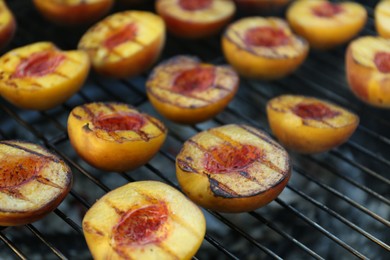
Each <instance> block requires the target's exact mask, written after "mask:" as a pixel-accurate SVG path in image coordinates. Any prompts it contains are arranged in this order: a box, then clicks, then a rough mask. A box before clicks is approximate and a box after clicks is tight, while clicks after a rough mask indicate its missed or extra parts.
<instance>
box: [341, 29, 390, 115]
mask: <svg viewBox="0 0 390 260" xmlns="http://www.w3.org/2000/svg"><path fill="white" fill-rule="evenodd" d="M345 70H346V74H347V79H348V83H349V87H350V88H351V90H352V92H353V93H354V94H355V95H356V96H357V97H358V98H360V99H361V100H362V101H364V102H366V103H368V104H370V105H373V106H376V107H382V108H390V40H389V39H384V38H381V37H374V36H364V37H360V38H358V39H356V40H354V41H353V42H351V43H350V45H349V46H348V50H347V54H346V69H345Z"/></svg>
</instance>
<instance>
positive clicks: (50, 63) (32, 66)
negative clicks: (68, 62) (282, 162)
mask: <svg viewBox="0 0 390 260" xmlns="http://www.w3.org/2000/svg"><path fill="white" fill-rule="evenodd" d="M64 59H65V55H63V54H61V53H57V52H53V51H42V52H38V53H34V54H32V55H31V56H30V57H28V58H27V59H25V60H22V61H21V62H20V64H19V65H18V66H17V67H16V70H15V72H14V73H13V74H12V77H13V78H23V77H40V76H45V75H47V74H50V73H52V72H53V71H55V70H56V68H57V67H58V66H59V65H60V64H61V62H62V61H63V60H64Z"/></svg>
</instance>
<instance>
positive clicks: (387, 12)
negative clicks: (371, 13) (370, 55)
mask: <svg viewBox="0 0 390 260" xmlns="http://www.w3.org/2000/svg"><path fill="white" fill-rule="evenodd" d="M375 27H376V31H377V32H378V34H379V35H380V36H382V37H384V38H390V1H388V0H386V1H380V2H379V3H378V4H377V5H376V6H375Z"/></svg>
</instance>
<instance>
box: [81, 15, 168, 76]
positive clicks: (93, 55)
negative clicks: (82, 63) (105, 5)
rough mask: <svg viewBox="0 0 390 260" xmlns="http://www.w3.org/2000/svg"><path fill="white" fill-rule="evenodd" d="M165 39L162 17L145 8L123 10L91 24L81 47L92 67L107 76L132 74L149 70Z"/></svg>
mask: <svg viewBox="0 0 390 260" xmlns="http://www.w3.org/2000/svg"><path fill="white" fill-rule="evenodd" d="M164 43H165V25H164V22H163V20H162V19H161V18H160V17H159V16H157V15H155V14H153V13H151V12H146V11H124V12H119V13H116V14H113V15H110V16H108V17H107V18H105V19H104V20H102V21H100V22H98V23H97V24H95V25H94V26H92V27H91V28H90V29H89V30H88V31H87V32H86V33H85V34H84V35H83V36H82V38H81V40H80V42H79V45H78V48H79V49H81V50H85V51H86V52H87V53H88V55H89V57H90V59H91V61H92V66H93V68H94V69H95V70H96V71H97V72H99V73H101V74H103V75H106V76H112V77H119V78H123V77H130V76H135V75H138V74H141V73H142V72H144V71H145V70H147V69H148V68H149V67H150V66H151V65H152V64H153V63H154V62H155V61H156V60H157V58H158V57H159V55H160V53H161V51H162V48H163V46H164Z"/></svg>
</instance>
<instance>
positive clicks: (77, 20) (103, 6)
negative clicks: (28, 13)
mask: <svg viewBox="0 0 390 260" xmlns="http://www.w3.org/2000/svg"><path fill="white" fill-rule="evenodd" d="M33 3H34V5H35V7H36V8H37V10H38V11H39V12H40V13H41V14H42V15H43V16H44V17H45V18H46V19H47V20H49V21H51V22H54V23H57V24H60V25H71V26H72V25H79V24H85V23H91V22H94V21H96V20H98V19H99V18H101V17H103V15H105V14H106V13H108V11H109V10H110V9H111V7H112V5H113V3H114V0H33Z"/></svg>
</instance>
